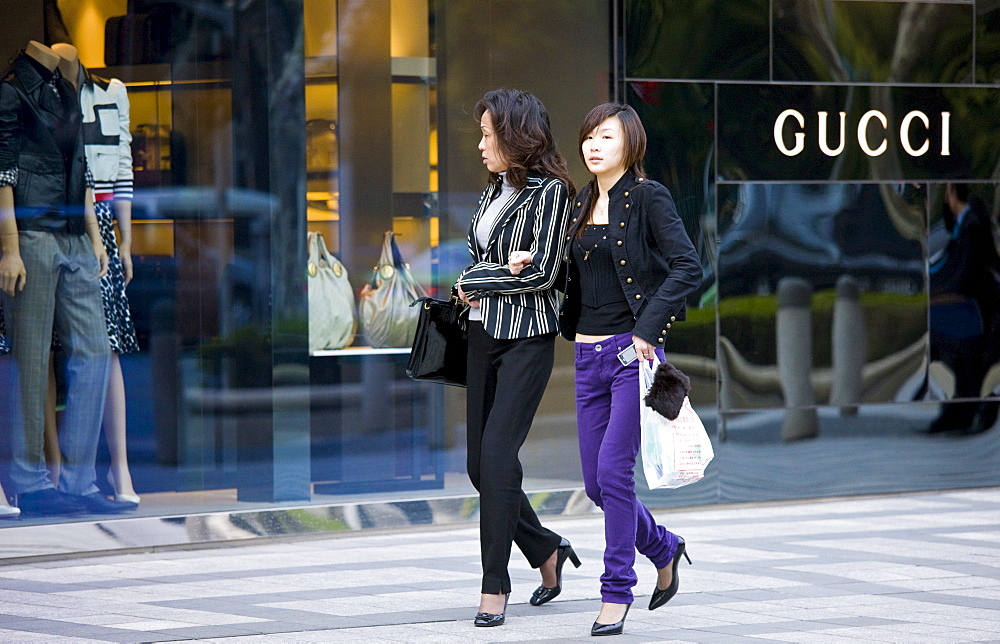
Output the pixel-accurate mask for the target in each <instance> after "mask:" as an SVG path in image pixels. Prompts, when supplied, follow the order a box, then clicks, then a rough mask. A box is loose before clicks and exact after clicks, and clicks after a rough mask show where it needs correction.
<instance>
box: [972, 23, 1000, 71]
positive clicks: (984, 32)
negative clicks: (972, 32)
mask: <svg viewBox="0 0 1000 644" xmlns="http://www.w3.org/2000/svg"><path fill="white" fill-rule="evenodd" d="M976 82H977V83H986V84H989V85H997V84H1000V8H990V9H986V10H980V12H979V13H978V14H977V15H976Z"/></svg>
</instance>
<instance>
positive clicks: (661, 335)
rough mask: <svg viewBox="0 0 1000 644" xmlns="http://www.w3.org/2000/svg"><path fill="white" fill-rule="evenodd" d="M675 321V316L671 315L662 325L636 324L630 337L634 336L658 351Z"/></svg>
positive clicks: (639, 322) (641, 322)
mask: <svg viewBox="0 0 1000 644" xmlns="http://www.w3.org/2000/svg"><path fill="white" fill-rule="evenodd" d="M676 321H677V316H676V315H671V316H670V317H668V318H667V319H666V320H665V321H664V322H663V324H659V325H658V324H655V323H653V322H643V321H641V320H640V321H638V322H636V325H635V328H634V329H633V330H632V335H636V336H638V337H640V338H642V339H643V340H645V341H646V342H648V343H650V344H651V345H653V346H654V347H656V348H658V349H662V348H663V347H664V346H665V344H664V343H665V342H666V341H667V333H669V332H670V328H671V327H672V326H673V325H674V322H676Z"/></svg>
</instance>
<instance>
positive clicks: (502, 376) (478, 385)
mask: <svg viewBox="0 0 1000 644" xmlns="http://www.w3.org/2000/svg"><path fill="white" fill-rule="evenodd" d="M554 360H555V334H554V333H552V334H547V335H541V336H535V337H531V338H524V339H519V340H497V339H495V338H493V337H491V336H490V335H489V334H488V333H486V330H485V329H484V328H483V325H482V323H481V322H475V321H472V322H470V323H469V358H468V387H467V390H466V396H467V401H468V406H467V413H468V426H467V436H468V468H469V478H470V479H472V484H473V485H474V486H476V489H477V490H479V540H480V547H481V549H482V557H483V590H482V592H484V593H490V594H496V593H508V592H510V575H508V574H507V564H508V562H509V561H510V550H511V543H512V542H513V543H516V544H517V547H518V548H519V549H520V550H521V552H523V553H524V556H525V558H526V559H527V560H528V563H529V564H531V567H532V568H538V567H539V566H541V565H542V564H543V563H545V561H546V560H547V559H548V558H549V557H550V556H551V555H552V553H553V552H555V550H556V548H558V547H559V542H560V541H561V538H560V536H559V535H557V534H556V533H554V532H552V531H551V530H549V529H547V528H545V527H543V526H542V524H541V522H540V521H539V520H538V516H537V515H536V514H535V510H534V509H533V508H532V507H531V504H530V503H529V502H528V497H527V496H525V494H524V490H522V489H521V480H522V471H521V462H520V461H519V460H518V456H517V453H518V451H519V450H520V449H521V445H523V444H524V440H525V439H526V438H527V436H528V430H529V429H531V421H532V419H533V418H534V416H535V411H536V410H537V409H538V403H539V402H540V401H541V399H542V394H543V393H545V386H546V385H547V384H548V382H549V376H550V375H551V374H552V364H553V362H554Z"/></svg>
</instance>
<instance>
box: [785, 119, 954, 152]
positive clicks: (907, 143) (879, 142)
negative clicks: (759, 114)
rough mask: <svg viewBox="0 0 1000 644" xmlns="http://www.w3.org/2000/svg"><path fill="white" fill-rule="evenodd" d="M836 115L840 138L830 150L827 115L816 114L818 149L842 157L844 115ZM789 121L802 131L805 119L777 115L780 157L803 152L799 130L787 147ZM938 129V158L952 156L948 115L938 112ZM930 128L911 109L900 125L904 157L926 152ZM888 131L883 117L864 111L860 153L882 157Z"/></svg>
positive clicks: (844, 144) (845, 127)
mask: <svg viewBox="0 0 1000 644" xmlns="http://www.w3.org/2000/svg"><path fill="white" fill-rule="evenodd" d="M839 114H840V128H839V129H840V135H839V137H838V143H837V146H836V147H830V138H829V132H828V129H829V128H828V125H827V123H828V120H829V113H828V112H816V115H817V117H818V120H819V127H818V132H817V136H818V140H819V149H820V150H821V151H822V152H823V154H825V155H827V156H831V157H835V156H837V155H839V154H841V153H842V152H843V151H844V148H845V147H846V143H847V113H846V112H840V113H839ZM790 118H791V119H795V121H796V123H798V125H799V128H800V129H802V130H804V129H805V127H806V119H805V117H804V116H803V115H802V112H799V111H798V110H785V111H784V112H782V113H781V114H779V115H778V118H777V119H776V120H775V121H774V144H775V145H777V146H778V150H780V151H781V153H782V154H784V155H786V156H790V157H793V156H795V155H797V154H800V153H802V151H803V150H805V147H806V134H805V132H802V131H798V132H795V133H794V139H795V144H794V145H793V146H792V147H788V145H787V144H786V142H785V137H784V135H783V132H784V129H785V122H786V121H787V120H788V119H790ZM872 121H877V122H878V123H879V124H880V125H881V129H882V134H881V137H880V138H876V137H877V135H875V134H874V133H872V134H870V133H869V132H868V130H869V127H870V126H871V125H872ZM914 121H920V124H921V125H922V126H923V132H920V131H917V132H913V130H918V126H917V125H916V124H915V123H914ZM940 127H941V156H949V155H951V148H950V146H951V112H941V122H940ZM873 129H875V130H877V129H878V128H877V126H876V127H874V128H873ZM930 129H931V121H930V118H928V116H927V115H926V114H924V113H923V112H921V111H920V110H913V111H912V112H910V113H909V114H907V115H906V116H904V117H903V120H902V121H900V123H899V141H900V143H901V144H902V146H903V149H904V150H905V151H906V153H907V154H909V155H910V156H913V157H919V156H922V155H924V154H926V153H927V151H928V150H929V149H930V147H931V142H930V138H929V137H928V133H929V132H930ZM888 130H889V119H888V118H886V116H885V114H883V113H882V112H880V111H879V110H868V111H867V112H865V113H864V115H863V116H862V117H861V119H860V120H859V121H858V127H857V134H858V145H859V146H861V150H862V151H863V152H864V153H865V154H867V155H868V156H870V157H877V156H879V155H881V154H883V153H884V152H885V151H886V149H887V148H888V147H889V141H888V138H887V137H886V134H885V133H886V132H888ZM911 137H913V138H917V140H918V142H919V147H914V145H913V138H911ZM918 137H919V138H918ZM873 139H874V140H873Z"/></svg>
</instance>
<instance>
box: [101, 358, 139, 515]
mask: <svg viewBox="0 0 1000 644" xmlns="http://www.w3.org/2000/svg"><path fill="white" fill-rule="evenodd" d="M104 437H105V438H106V439H107V441H108V452H110V453H111V467H110V468H109V469H108V481H109V482H110V483H111V485H112V486H113V487H114V492H115V496H116V497H128V498H127V499H125V498H120V499H119V500H131V501H134V502H136V503H138V499H139V497H138V496H136V493H135V488H133V487H132V474H131V472H129V469H128V451H127V450H126V449H125V379H124V378H123V377H122V364H121V360H120V359H119V357H118V354H117V353H112V354H111V376H110V378H109V379H108V395H107V398H106V399H105V401H104Z"/></svg>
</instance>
